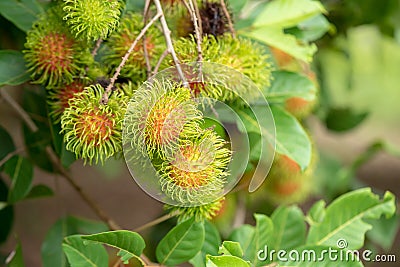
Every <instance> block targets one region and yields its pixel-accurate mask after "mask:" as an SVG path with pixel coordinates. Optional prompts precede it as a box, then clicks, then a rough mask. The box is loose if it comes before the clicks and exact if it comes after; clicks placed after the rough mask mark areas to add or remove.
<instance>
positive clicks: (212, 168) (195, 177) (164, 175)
mask: <svg viewBox="0 0 400 267" xmlns="http://www.w3.org/2000/svg"><path fill="white" fill-rule="evenodd" d="M225 145H226V141H224V140H223V139H222V138H220V137H218V136H217V134H216V133H215V132H214V131H213V130H211V129H207V130H202V131H200V132H199V133H198V136H197V137H191V138H190V139H184V140H180V142H179V144H178V146H177V148H178V149H177V150H175V151H174V154H171V156H170V157H169V159H168V162H169V163H164V164H163V165H162V166H161V169H160V176H161V177H160V184H161V189H162V191H163V192H165V194H166V195H167V196H168V197H170V198H171V199H172V200H175V201H177V202H179V203H180V204H181V205H182V206H193V203H204V204H208V203H210V202H212V201H214V200H215V199H216V198H218V197H219V196H221V193H222V192H223V186H224V184H225V183H226V176H228V174H229V173H228V171H227V170H226V168H227V166H228V163H229V162H230V158H231V151H230V150H229V149H228V148H226V147H225Z"/></svg>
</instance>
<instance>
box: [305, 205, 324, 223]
mask: <svg viewBox="0 0 400 267" xmlns="http://www.w3.org/2000/svg"><path fill="white" fill-rule="evenodd" d="M325 205H326V203H325V201H324V200H322V199H321V200H319V201H317V202H315V203H314V204H313V205H312V207H311V208H310V210H309V211H308V214H307V222H308V223H309V224H310V225H312V224H316V223H320V222H322V220H323V219H324V217H325V213H326V212H325Z"/></svg>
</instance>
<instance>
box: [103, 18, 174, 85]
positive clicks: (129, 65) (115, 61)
mask: <svg viewBox="0 0 400 267" xmlns="http://www.w3.org/2000/svg"><path fill="white" fill-rule="evenodd" d="M142 28H143V16H142V15H140V14H136V13H132V12H128V13H126V14H125V15H124V17H123V18H122V19H121V23H120V26H119V27H118V29H117V30H116V31H115V32H114V33H113V34H111V36H110V38H109V39H108V40H107V42H106V45H105V46H104V48H103V51H102V54H103V57H102V60H103V61H104V63H105V65H107V66H109V67H110V71H114V69H115V68H116V67H117V66H118V65H119V64H120V62H121V59H122V57H123V56H124V55H125V54H126V52H127V51H128V49H129V47H130V46H131V44H132V43H133V42H134V40H135V39H136V37H137V36H138V35H139V33H140V31H141V30H142ZM145 45H146V49H147V53H148V56H149V59H150V63H151V65H152V66H154V65H155V64H156V63H157V61H158V59H159V57H160V56H161V54H162V53H163V51H164V50H165V48H166V47H165V43H164V38H163V36H162V32H161V31H160V30H159V29H157V28H156V27H155V26H154V25H153V26H152V27H150V28H149V29H148V31H147V32H146V44H145ZM143 50H144V49H143V39H142V40H140V41H139V42H138V44H137V45H136V46H135V48H134V50H133V52H132V54H131V55H130V57H129V59H128V61H127V62H126V64H125V66H124V67H123V68H122V70H121V76H122V77H126V78H130V79H131V80H132V81H141V82H143V81H144V80H146V61H145V57H144V51H143Z"/></svg>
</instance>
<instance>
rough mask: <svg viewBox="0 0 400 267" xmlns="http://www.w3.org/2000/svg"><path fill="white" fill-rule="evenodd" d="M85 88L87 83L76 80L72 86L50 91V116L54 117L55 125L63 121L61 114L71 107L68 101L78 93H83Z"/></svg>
mask: <svg viewBox="0 0 400 267" xmlns="http://www.w3.org/2000/svg"><path fill="white" fill-rule="evenodd" d="M85 86H86V83H85V82H84V81H82V80H74V81H73V82H72V83H70V84H67V85H63V86H60V87H58V88H54V89H53V90H50V91H49V97H48V101H47V103H48V104H49V107H50V115H51V116H52V117H53V119H54V122H55V123H58V122H59V121H60V120H61V114H62V113H63V111H64V109H66V108H68V107H69V102H68V101H69V100H70V99H72V98H73V97H74V96H75V94H76V93H79V92H82V91H83V90H84V88H85Z"/></svg>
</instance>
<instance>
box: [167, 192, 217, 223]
mask: <svg viewBox="0 0 400 267" xmlns="http://www.w3.org/2000/svg"><path fill="white" fill-rule="evenodd" d="M224 199H225V198H224V197H222V198H220V199H217V200H215V201H214V202H211V203H209V204H205V205H201V206H195V207H181V206H172V205H165V206H164V208H165V209H166V210H168V212H169V213H175V212H177V213H178V215H177V216H178V222H182V221H185V220H187V219H189V218H192V217H194V218H195V220H196V221H202V220H204V219H206V220H211V219H213V218H214V217H215V216H217V214H218V212H219V211H220V210H221V208H222V206H223V203H224Z"/></svg>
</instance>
